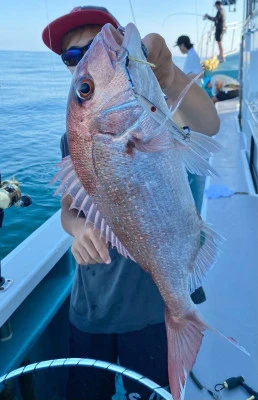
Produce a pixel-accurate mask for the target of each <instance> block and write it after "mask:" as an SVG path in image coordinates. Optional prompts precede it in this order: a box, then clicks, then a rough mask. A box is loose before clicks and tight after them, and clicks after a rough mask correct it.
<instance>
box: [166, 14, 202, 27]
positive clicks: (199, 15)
mask: <svg viewBox="0 0 258 400" xmlns="http://www.w3.org/2000/svg"><path fill="white" fill-rule="evenodd" d="M174 15H184V16H185V15H195V16H196V17H203V14H196V13H189V12H184V11H181V12H176V13H172V14H169V15H168V16H167V17H166V18H165V19H164V20H163V23H162V25H163V26H164V24H165V22H166V20H167V19H168V18H170V17H173V16H174Z"/></svg>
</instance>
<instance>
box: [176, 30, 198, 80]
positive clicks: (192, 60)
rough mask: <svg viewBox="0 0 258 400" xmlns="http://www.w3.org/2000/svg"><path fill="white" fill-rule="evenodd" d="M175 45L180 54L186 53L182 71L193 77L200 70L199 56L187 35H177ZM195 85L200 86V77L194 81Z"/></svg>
mask: <svg viewBox="0 0 258 400" xmlns="http://www.w3.org/2000/svg"><path fill="white" fill-rule="evenodd" d="M176 46H178V47H179V49H180V51H181V53H182V54H186V59H185V62H184V66H183V72H184V73H185V74H186V75H187V76H188V77H189V78H190V79H193V78H195V77H196V75H198V74H199V73H200V72H201V71H202V65H201V61H200V57H199V56H198V54H197V52H196V51H195V49H194V46H193V44H192V43H191V40H190V38H189V36H185V35H182V36H179V38H178V39H177V41H176ZM196 83H197V85H199V86H202V81H201V79H198V80H197V81H196Z"/></svg>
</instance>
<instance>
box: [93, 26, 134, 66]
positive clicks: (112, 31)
mask: <svg viewBox="0 0 258 400" xmlns="http://www.w3.org/2000/svg"><path fill="white" fill-rule="evenodd" d="M101 34H102V37H103V40H104V42H105V45H106V46H107V47H109V48H111V49H112V50H114V51H115V52H116V53H117V56H118V59H122V58H124V56H125V54H126V55H127V54H128V53H129V52H131V51H132V50H135V52H136V51H137V50H139V51H140V50H141V38H140V34H139V32H138V30H137V28H136V26H135V25H134V24H133V23H129V24H128V25H126V27H125V28H123V27H118V28H117V29H116V28H115V27H114V26H113V25H111V24H106V25H104V26H103V28H102V30H101Z"/></svg>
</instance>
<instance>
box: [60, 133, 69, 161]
mask: <svg viewBox="0 0 258 400" xmlns="http://www.w3.org/2000/svg"><path fill="white" fill-rule="evenodd" d="M60 149H61V154H62V158H65V157H67V156H69V155H70V151H69V146H68V140H67V134H66V133H65V134H64V135H63V136H62V137H61V141H60Z"/></svg>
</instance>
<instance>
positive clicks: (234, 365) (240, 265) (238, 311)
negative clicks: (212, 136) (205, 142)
mask: <svg viewBox="0 0 258 400" xmlns="http://www.w3.org/2000/svg"><path fill="white" fill-rule="evenodd" d="M217 109H218V112H219V115H220V119H221V128H220V131H219V133H218V134H217V135H216V140H217V141H218V142H220V143H221V145H222V146H223V149H222V150H221V151H220V153H219V154H217V155H215V156H214V157H213V159H212V160H211V163H212V165H213V167H214V168H215V169H216V170H217V171H218V172H219V174H220V177H212V178H208V179H207V181H206V188H208V187H209V186H210V185H214V184H216V185H219V184H220V185H222V184H223V185H226V186H228V187H229V188H230V189H232V190H233V191H234V192H247V193H248V194H234V195H232V196H230V197H224V198H222V197H220V198H216V199H207V198H206V199H204V202H203V207H202V217H203V218H204V220H206V221H207V222H208V223H210V224H212V226H213V229H214V230H216V231H217V232H218V233H219V234H221V235H222V236H223V237H224V238H225V239H226V240H225V241H224V242H223V244H222V246H221V255H220V257H219V260H218V262H217V263H216V265H215V266H214V268H213V269H212V271H210V273H209V274H208V277H207V279H206V281H205V282H204V285H203V286H204V289H205V293H206V297H207V301H206V302H205V303H203V304H201V305H200V306H199V310H200V311H201V313H202V315H203V317H204V319H205V321H206V322H207V323H208V324H209V325H210V326H211V327H213V328H216V329H218V330H219V331H220V332H222V333H223V334H225V335H226V336H230V337H233V338H235V339H236V340H237V341H238V342H239V343H240V344H241V345H242V346H244V347H245V348H246V349H247V351H248V352H249V353H250V354H251V356H250V357H249V356H247V355H246V354H244V353H242V352H241V351H239V350H238V349H237V348H235V347H234V346H232V345H231V344H230V343H229V342H227V341H226V340H224V339H223V338H222V337H220V336H219V335H216V334H215V333H214V332H207V331H206V332H205V334H204V339H203V343H202V346H201V349H200V352H199V354H198V357H197V360H196V363H195V365H194V368H193V372H194V374H195V375H196V377H197V378H198V379H199V381H200V382H201V384H202V385H203V386H205V387H206V388H208V389H210V390H212V391H213V392H214V386H215V385H216V384H218V383H223V382H224V381H225V380H226V379H228V378H230V377H237V376H243V377H244V378H245V383H246V384H247V385H248V386H251V387H252V388H253V389H254V390H256V391H258V323H257V321H258V320H257V318H258V290H257V282H258V246H257V244H258V224H257V221H258V196H257V195H255V194H254V193H253V190H252V185H251V179H250V176H249V172H248V170H247V168H246V162H245V155H244V151H243V148H244V147H243V141H242V140H243V139H242V133H241V132H239V131H238V128H237V127H238V125H237V116H238V101H237V100H229V101H225V102H221V103H217ZM217 394H218V393H217ZM250 396H251V395H250V394H248V393H247V392H246V390H245V389H244V388H242V387H238V388H236V389H234V390H223V391H221V392H220V394H219V397H218V398H221V399H237V400H241V399H243V400H244V399H247V398H249V397H250ZM209 398H212V396H211V395H210V394H209V393H208V392H207V391H206V390H205V389H203V390H201V389H199V388H198V387H197V386H196V385H195V384H194V383H193V381H192V379H191V378H189V379H188V382H187V388H186V396H185V400H202V399H205V400H207V399H209Z"/></svg>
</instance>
